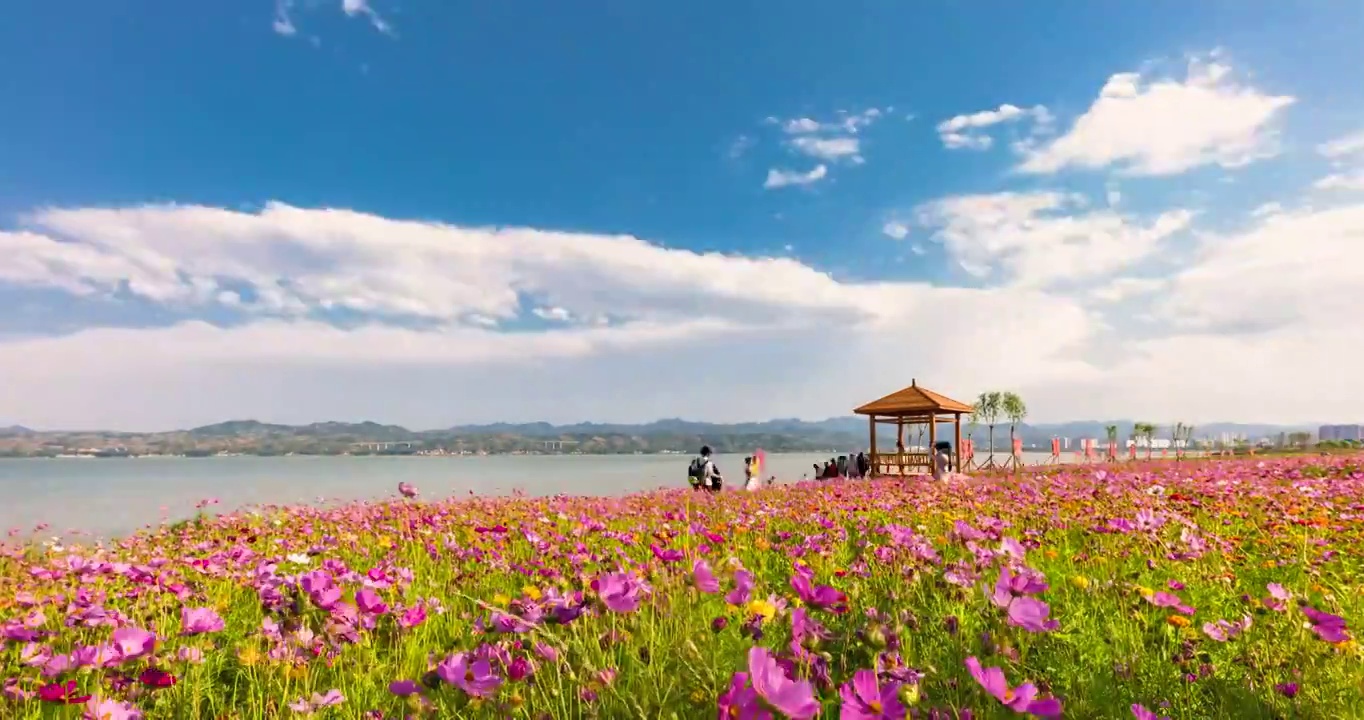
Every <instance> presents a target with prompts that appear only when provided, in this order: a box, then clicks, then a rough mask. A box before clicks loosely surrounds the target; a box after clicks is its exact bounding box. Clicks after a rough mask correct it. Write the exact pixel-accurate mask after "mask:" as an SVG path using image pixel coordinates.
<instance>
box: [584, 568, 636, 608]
mask: <svg viewBox="0 0 1364 720" xmlns="http://www.w3.org/2000/svg"><path fill="white" fill-rule="evenodd" d="M592 589H593V590H595V591H596V593H597V597H599V598H601V601H602V604H603V605H605V606H606V609H607V610H610V611H611V612H618V613H628V612H634V611H635V610H636V609H638V608H639V603H640V601H641V600H642V599H643V597H644V589H643V587H642V586H641V584H640V582H639V580H638V579H636V578H635V576H634V574H633V573H607V574H605V575H602V576H600V577H598V578H597V579H596V580H593V581H592Z"/></svg>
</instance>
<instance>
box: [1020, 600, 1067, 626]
mask: <svg viewBox="0 0 1364 720" xmlns="http://www.w3.org/2000/svg"><path fill="white" fill-rule="evenodd" d="M1050 613H1051V608H1050V607H1048V606H1047V604H1046V603H1044V602H1042V601H1041V600H1038V599H1037V598H1033V597H1027V596H1022V597H1016V598H1014V599H1013V601H1012V602H1010V603H1009V624H1010V625H1013V626H1014V627H1020V628H1023V629H1024V630H1027V631H1028V632H1034V633H1038V632H1050V631H1052V630H1055V629H1056V628H1057V627H1059V626H1060V623H1058V622H1056V621H1055V620H1048V619H1047V615H1048V614H1050Z"/></svg>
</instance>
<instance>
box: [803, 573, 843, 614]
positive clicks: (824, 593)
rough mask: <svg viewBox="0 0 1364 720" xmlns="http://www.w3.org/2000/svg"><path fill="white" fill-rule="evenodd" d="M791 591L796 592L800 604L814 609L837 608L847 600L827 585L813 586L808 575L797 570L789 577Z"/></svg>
mask: <svg viewBox="0 0 1364 720" xmlns="http://www.w3.org/2000/svg"><path fill="white" fill-rule="evenodd" d="M791 589H792V590H795V591H796V595H797V596H799V597H800V600H801V602H803V603H805V604H806V605H809V606H810V607H812V608H816V609H823V608H837V607H838V606H841V605H843V604H844V603H846V602H847V600H848V598H847V596H845V595H844V594H843V593H841V592H839V591H837V590H835V589H833V588H831V587H829V586H828V585H815V584H814V583H813V582H812V581H811V576H810V575H809V574H807V573H805V572H801V571H799V570H797V571H796V574H794V575H792V576H791Z"/></svg>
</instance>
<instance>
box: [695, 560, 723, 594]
mask: <svg viewBox="0 0 1364 720" xmlns="http://www.w3.org/2000/svg"><path fill="white" fill-rule="evenodd" d="M691 581H692V584H693V585H695V586H696V589H697V590H700V591H701V592H703V593H717V592H720V581H719V580H716V579H715V573H713V572H711V570H710V564H709V563H707V562H706V561H705V560H702V559H701V558H697V559H696V561H695V562H693V563H692V564H691Z"/></svg>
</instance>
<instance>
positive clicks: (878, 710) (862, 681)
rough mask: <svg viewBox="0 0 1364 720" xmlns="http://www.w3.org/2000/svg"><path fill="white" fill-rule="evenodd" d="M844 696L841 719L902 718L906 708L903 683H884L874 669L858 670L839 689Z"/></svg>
mask: <svg viewBox="0 0 1364 720" xmlns="http://www.w3.org/2000/svg"><path fill="white" fill-rule="evenodd" d="M838 695H839V697H840V698H842V699H843V708H842V710H841V711H840V712H839V718H841V719H842V720H901V718H903V717H904V716H905V707H904V705H901V704H900V684H899V683H894V682H889V683H886V684H884V685H881V684H879V683H878V682H877V680H876V671H875V670H858V671H857V672H855V673H853V677H852V680H851V681H850V682H848V683H846V684H844V685H843V687H841V688H839V690H838Z"/></svg>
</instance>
